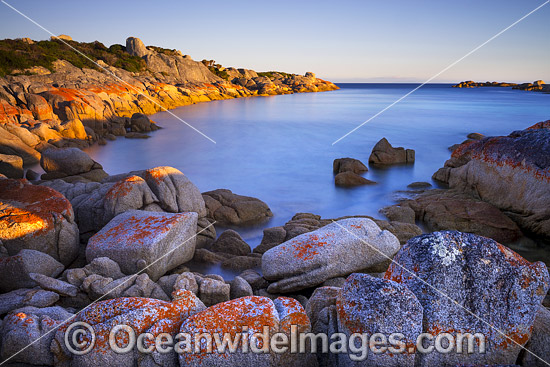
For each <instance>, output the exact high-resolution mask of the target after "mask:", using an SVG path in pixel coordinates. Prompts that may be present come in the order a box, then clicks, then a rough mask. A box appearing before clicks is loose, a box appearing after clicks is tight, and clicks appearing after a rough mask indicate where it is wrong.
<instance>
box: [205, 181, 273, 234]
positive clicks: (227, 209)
mask: <svg viewBox="0 0 550 367" xmlns="http://www.w3.org/2000/svg"><path fill="white" fill-rule="evenodd" d="M202 195H203V198H204V201H205V204H206V209H207V213H208V214H207V216H208V218H210V219H213V220H215V221H217V222H218V223H219V224H226V225H245V224H254V223H259V222H263V221H265V220H267V219H268V218H269V217H272V216H273V213H271V210H270V209H269V207H268V206H267V204H266V203H264V202H263V201H261V200H259V199H256V198H253V197H248V196H242V195H237V194H234V193H232V192H231V191H230V190H224V189H218V190H214V191H209V192H205V193H203V194H202Z"/></svg>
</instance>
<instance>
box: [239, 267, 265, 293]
mask: <svg viewBox="0 0 550 367" xmlns="http://www.w3.org/2000/svg"><path fill="white" fill-rule="evenodd" d="M239 277H241V278H243V279H244V280H246V281H247V283H248V284H250V286H251V287H252V290H254V291H256V290H258V289H262V288H267V286H268V285H269V282H268V281H267V280H266V279H265V278H264V277H262V276H261V274H260V273H258V272H257V271H256V270H253V269H248V270H245V271H243V272H242V273H240V274H239Z"/></svg>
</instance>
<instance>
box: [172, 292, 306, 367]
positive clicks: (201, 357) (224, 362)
mask: <svg viewBox="0 0 550 367" xmlns="http://www.w3.org/2000/svg"><path fill="white" fill-rule="evenodd" d="M291 325H296V327H297V331H298V332H308V331H309V330H310V328H311V326H310V323H309V319H308V317H307V315H306V313H305V311H304V309H303V307H302V306H301V305H300V303H299V302H298V301H296V300H294V299H291V298H285V297H280V298H277V299H276V300H275V301H272V300H270V299H269V298H266V297H257V296H250V297H243V298H238V299H235V300H231V301H228V302H224V303H219V304H217V305H215V306H212V307H209V308H207V309H206V310H204V311H202V312H199V313H197V314H195V315H193V316H191V317H189V318H188V319H187V320H185V321H184V322H183V323H182V325H181V328H180V332H181V333H187V334H190V335H200V334H201V333H208V334H210V335H211V336H212V343H211V344H210V346H211V347H212V348H213V350H212V353H209V352H208V349H207V348H208V343H207V342H206V341H205V340H204V339H203V340H202V341H200V343H201V345H197V346H196V345H195V340H193V339H192V340H191V343H190V345H189V349H188V350H187V351H185V350H184V351H182V353H181V354H180V356H179V361H180V366H181V367H184V366H185V367H187V366H190V367H192V366H203V367H205V366H240V367H258V366H298V365H300V366H304V367H306V366H308V365H309V364H308V363H311V358H310V356H309V355H307V354H290V353H279V354H278V353H275V352H273V351H272V350H271V348H270V345H269V344H270V340H271V339H269V338H270V337H272V336H273V335H274V334H275V333H279V332H282V333H285V334H287V335H289V334H290V328H291ZM264 327H265V328H266V329H265V330H264ZM264 332H265V334H264ZM215 334H217V335H215ZM254 334H263V335H265V336H266V337H267V338H265V339H264V337H259V336H258V335H256V338H254V337H253V335H254ZM225 335H227V336H228V337H230V338H231V341H232V342H234V345H235V352H234V353H230V352H229V350H228V349H226V350H225V351H218V350H217V344H216V339H215V337H216V336H217V337H219V340H220V341H222V340H223V339H224V336H225ZM245 340H246V341H245ZM289 346H290V345H289ZM195 348H197V349H195ZM262 349H263V352H258V351H260V350H262ZM247 350H248V352H246V351H247Z"/></svg>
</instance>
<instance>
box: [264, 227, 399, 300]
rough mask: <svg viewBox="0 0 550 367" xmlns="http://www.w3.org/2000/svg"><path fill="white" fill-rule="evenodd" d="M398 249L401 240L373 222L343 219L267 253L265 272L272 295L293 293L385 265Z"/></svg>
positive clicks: (265, 255) (295, 238)
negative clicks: (270, 282) (328, 280)
mask: <svg viewBox="0 0 550 367" xmlns="http://www.w3.org/2000/svg"><path fill="white" fill-rule="evenodd" d="M399 248H400V245H399V240H398V239H397V238H396V237H395V236H394V235H393V234H391V233H390V232H388V231H383V230H381V229H380V227H378V225H376V223H374V222H373V221H372V220H370V219H367V218H348V219H342V220H339V221H337V222H334V223H331V224H329V225H326V226H324V227H321V228H320V229H318V230H316V231H313V232H309V233H304V234H302V235H299V236H297V237H294V238H293V239H291V240H289V241H287V242H284V243H282V244H280V245H279V246H277V247H274V248H272V249H270V250H268V251H267V252H265V253H264V254H263V256H262V272H263V274H264V277H265V278H266V279H267V280H270V281H273V283H272V284H271V285H270V286H269V288H268V291H269V292H271V293H280V292H292V291H296V290H300V289H304V288H309V287H313V286H315V285H319V284H321V283H323V282H324V281H325V280H327V279H330V278H334V277H339V276H346V275H348V274H351V273H353V272H357V271H361V270H365V269H368V268H370V267H373V266H375V265H378V264H380V263H384V262H386V261H387V260H388V257H389V258H391V257H393V255H394V254H395V253H396V252H397V251H398V250H399Z"/></svg>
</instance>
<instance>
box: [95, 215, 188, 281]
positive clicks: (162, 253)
mask: <svg viewBox="0 0 550 367" xmlns="http://www.w3.org/2000/svg"><path fill="white" fill-rule="evenodd" d="M196 228H197V213H193V212H190V213H180V214H171V213H155V212H145V211H139V210H132V211H128V212H124V213H122V214H120V215H118V216H116V217H115V218H114V219H113V220H111V221H110V222H109V223H108V224H107V225H106V226H105V227H104V228H103V229H102V230H101V231H99V232H98V233H96V234H95V235H94V236H92V237H91V238H90V241H89V242H88V246H87V247H86V259H87V260H88V262H91V261H92V260H93V259H95V258H98V257H108V258H110V259H111V260H114V261H115V262H117V263H118V264H119V265H120V269H121V270H122V272H123V273H125V274H135V273H137V272H138V271H140V270H143V269H145V270H144V272H145V273H147V274H148V275H149V276H150V277H151V279H153V280H157V279H158V278H160V277H161V276H162V275H164V274H165V273H166V272H167V271H168V270H170V269H173V268H175V267H176V266H178V265H181V264H183V263H185V262H187V261H189V260H191V259H192V258H193V253H194V251H195V233H196Z"/></svg>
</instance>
